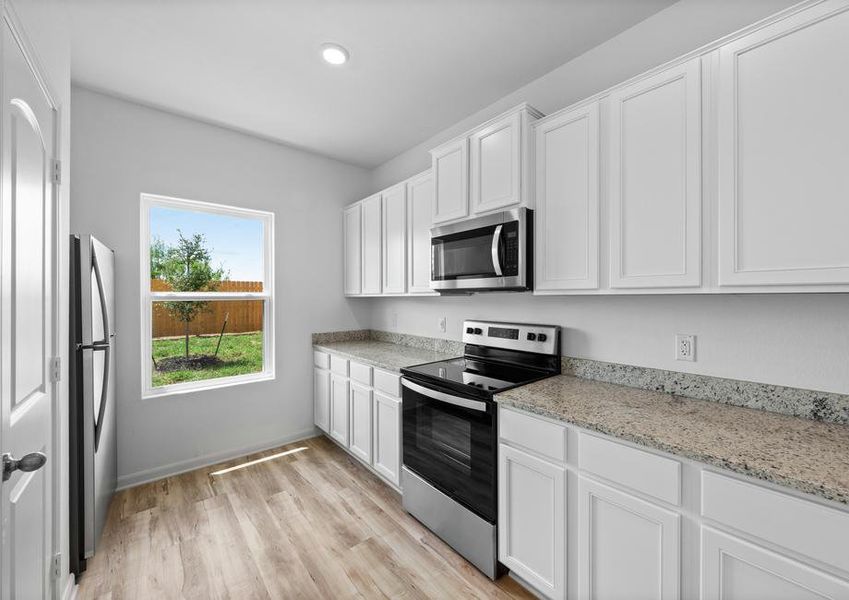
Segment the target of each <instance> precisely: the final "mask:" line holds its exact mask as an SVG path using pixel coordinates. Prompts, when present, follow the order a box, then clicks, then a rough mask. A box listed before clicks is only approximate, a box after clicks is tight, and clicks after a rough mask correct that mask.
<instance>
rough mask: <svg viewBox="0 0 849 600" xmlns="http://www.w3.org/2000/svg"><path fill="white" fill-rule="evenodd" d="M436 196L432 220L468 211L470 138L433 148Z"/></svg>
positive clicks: (439, 219)
mask: <svg viewBox="0 0 849 600" xmlns="http://www.w3.org/2000/svg"><path fill="white" fill-rule="evenodd" d="M431 158H432V161H433V177H434V187H435V191H436V193H435V197H434V203H433V222H434V223H443V222H445V221H450V220H452V219H460V218H462V217H465V216H467V215H468V214H469V142H468V139H466V138H463V139H460V140H455V141H453V142H449V143H448V144H445V145H443V146H440V147H439V148H437V149H436V150H433V151H431Z"/></svg>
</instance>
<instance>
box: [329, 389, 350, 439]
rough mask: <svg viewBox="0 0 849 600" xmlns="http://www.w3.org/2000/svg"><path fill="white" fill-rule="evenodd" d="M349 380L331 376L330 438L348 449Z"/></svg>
mask: <svg viewBox="0 0 849 600" xmlns="http://www.w3.org/2000/svg"><path fill="white" fill-rule="evenodd" d="M348 396H349V386H348V378H347V377H342V376H341V375H336V374H335V373H331V374H330V436H331V437H332V438H333V439H335V440H336V441H338V442H339V443H340V444H342V445H343V446H345V447H346V448H347V447H348V439H349V438H348V428H349V426H350V424H349V421H348V414H349V402H350V399H349V397H348Z"/></svg>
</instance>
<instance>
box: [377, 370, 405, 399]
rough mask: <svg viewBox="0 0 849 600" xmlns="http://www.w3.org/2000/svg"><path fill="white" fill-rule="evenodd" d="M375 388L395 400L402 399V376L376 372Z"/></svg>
mask: <svg viewBox="0 0 849 600" xmlns="http://www.w3.org/2000/svg"><path fill="white" fill-rule="evenodd" d="M374 388H375V389H376V390H378V391H380V392H383V393H384V394H389V395H390V396H392V397H394V398H400V397H401V376H400V375H396V374H395V373H390V372H388V371H381V370H380V369H375V370H374Z"/></svg>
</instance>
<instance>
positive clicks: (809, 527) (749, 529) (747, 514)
mask: <svg viewBox="0 0 849 600" xmlns="http://www.w3.org/2000/svg"><path fill="white" fill-rule="evenodd" d="M702 516H703V517H706V518H708V519H713V520H714V521H716V522H717V523H721V524H723V525H727V526H729V527H733V528H734V529H737V530H739V531H742V532H745V533H748V534H751V535H753V536H757V537H759V538H761V539H763V540H767V541H769V542H772V543H773V544H777V545H779V546H783V547H784V548H789V549H790V550H794V551H796V552H799V553H801V554H803V555H805V556H808V557H810V558H813V559H816V560H819V561H822V562H823V563H826V564H828V565H833V566H835V567H837V568H839V569H843V570H844V571H847V572H849V552H847V551H846V544H847V540H849V512H843V511H841V510H838V509H836V508H830V507H828V506H823V505H821V504H818V503H816V502H813V501H809V500H804V499H802V498H797V497H795V496H791V495H790V494H784V493H782V492H777V491H774V490H771V489H768V488H765V487H761V486H759V485H755V484H752V483H748V482H745V481H741V480H739V479H735V478H733V477H727V476H725V475H720V474H719V473H714V472H712V471H702Z"/></svg>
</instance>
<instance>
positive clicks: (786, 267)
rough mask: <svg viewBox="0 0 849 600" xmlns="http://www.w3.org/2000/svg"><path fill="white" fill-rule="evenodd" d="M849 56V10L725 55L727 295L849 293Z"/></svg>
mask: <svg viewBox="0 0 849 600" xmlns="http://www.w3.org/2000/svg"><path fill="white" fill-rule="evenodd" d="M836 9H837V10H836ZM835 10H836V11H835ZM847 55H849V7H847V6H846V3H845V2H823V3H822V4H820V5H817V6H815V7H813V8H811V9H808V10H805V11H803V12H801V13H798V14H796V15H793V16H792V17H789V18H787V19H784V20H782V21H779V22H778V23H775V24H773V25H770V26H768V27H765V28H763V29H760V30H758V31H757V32H755V33H752V34H750V35H748V36H745V37H743V38H741V39H739V40H736V41H734V42H732V43H729V44H727V45H725V46H723V47H722V48H721V49H720V66H719V70H720V74H719V211H720V212H719V214H720V221H719V224H720V232H719V243H720V253H719V283H720V285H805V284H836V283H837V284H839V283H849V235H847V233H846V225H847V223H849V196H847V193H849V168H847V165H849V143H847V140H849V110H847V99H849V77H846V72H847V62H846V56H847Z"/></svg>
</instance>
